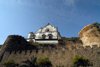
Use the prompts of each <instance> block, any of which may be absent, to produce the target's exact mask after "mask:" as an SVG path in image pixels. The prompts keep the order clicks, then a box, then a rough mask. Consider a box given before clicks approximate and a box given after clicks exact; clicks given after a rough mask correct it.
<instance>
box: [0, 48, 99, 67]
mask: <svg viewBox="0 0 100 67" xmlns="http://www.w3.org/2000/svg"><path fill="white" fill-rule="evenodd" d="M75 55H78V56H82V57H85V58H87V59H89V60H90V61H92V62H93V67H100V48H99V47H97V46H93V48H91V47H86V48H85V49H84V48H83V47H77V48H76V47H73V48H58V49H57V48H56V49H55V48H48V49H45V48H44V49H38V50H34V49H33V50H27V51H25V50H22V51H12V52H10V51H6V52H5V53H4V55H3V58H2V61H1V64H0V66H2V64H3V62H5V61H7V60H10V59H14V61H15V62H17V63H19V64H21V62H22V61H24V60H26V59H27V58H28V59H30V58H31V57H32V56H35V57H37V58H45V57H49V59H50V61H51V62H52V64H53V66H54V67H57V66H63V67H71V66H72V61H73V59H74V57H75Z"/></svg>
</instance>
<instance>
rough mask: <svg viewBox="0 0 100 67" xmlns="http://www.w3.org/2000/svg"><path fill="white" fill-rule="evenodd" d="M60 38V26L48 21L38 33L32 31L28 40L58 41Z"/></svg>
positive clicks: (38, 41) (37, 41) (36, 41)
mask: <svg viewBox="0 0 100 67" xmlns="http://www.w3.org/2000/svg"><path fill="white" fill-rule="evenodd" d="M58 39H61V36H60V33H59V32H58V28H57V27H53V26H51V25H50V24H49V23H48V24H47V25H46V26H45V27H42V28H40V29H39V30H38V31H37V32H36V33H33V32H30V33H29V34H28V38H27V41H33V42H34V43H58Z"/></svg>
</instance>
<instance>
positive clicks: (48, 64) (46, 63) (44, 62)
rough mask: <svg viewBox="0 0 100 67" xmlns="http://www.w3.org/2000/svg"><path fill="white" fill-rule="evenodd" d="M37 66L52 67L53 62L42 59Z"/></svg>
mask: <svg viewBox="0 0 100 67" xmlns="http://www.w3.org/2000/svg"><path fill="white" fill-rule="evenodd" d="M36 66H37V67H51V66H52V64H51V61H50V60H49V58H43V59H42V58H40V59H39V60H38V61H37V62H36Z"/></svg>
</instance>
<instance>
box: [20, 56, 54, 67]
mask: <svg viewBox="0 0 100 67" xmlns="http://www.w3.org/2000/svg"><path fill="white" fill-rule="evenodd" d="M22 63H25V64H24V65H22V66H20V67H51V66H52V64H51V61H50V60H49V58H40V59H38V60H37V58H36V57H34V56H33V57H32V58H31V60H29V59H27V60H26V61H23V62H22Z"/></svg>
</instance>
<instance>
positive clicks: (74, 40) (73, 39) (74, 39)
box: [68, 37, 78, 42]
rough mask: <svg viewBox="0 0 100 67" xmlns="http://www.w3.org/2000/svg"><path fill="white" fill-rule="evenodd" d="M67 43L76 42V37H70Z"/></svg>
mask: <svg viewBox="0 0 100 67" xmlns="http://www.w3.org/2000/svg"><path fill="white" fill-rule="evenodd" d="M68 40H69V41H73V42H76V40H78V38H77V37H72V38H70V39H68Z"/></svg>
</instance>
